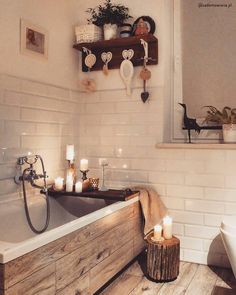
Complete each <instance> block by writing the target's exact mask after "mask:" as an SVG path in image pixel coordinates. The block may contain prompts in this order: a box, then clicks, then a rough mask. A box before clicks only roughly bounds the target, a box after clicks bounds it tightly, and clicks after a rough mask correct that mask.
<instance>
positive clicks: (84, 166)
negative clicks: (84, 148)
mask: <svg viewBox="0 0 236 295" xmlns="http://www.w3.org/2000/svg"><path fill="white" fill-rule="evenodd" d="M80 170H81V171H86V170H88V160H87V159H82V160H80Z"/></svg>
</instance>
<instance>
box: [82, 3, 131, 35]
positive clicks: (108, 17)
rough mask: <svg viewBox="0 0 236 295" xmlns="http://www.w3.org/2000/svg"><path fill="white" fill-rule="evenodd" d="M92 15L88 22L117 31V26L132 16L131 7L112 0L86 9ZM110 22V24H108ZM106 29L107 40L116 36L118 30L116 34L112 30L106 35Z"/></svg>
mask: <svg viewBox="0 0 236 295" xmlns="http://www.w3.org/2000/svg"><path fill="white" fill-rule="evenodd" d="M86 12H87V13H89V14H90V15H91V16H90V18H88V22H89V23H92V24H94V25H96V26H98V27H102V26H103V28H104V29H105V30H106V28H108V29H110V28H115V29H116V31H117V26H120V25H122V24H123V23H124V22H125V21H126V20H127V19H129V18H132V16H130V15H129V8H128V7H125V6H124V5H121V4H113V3H112V2H111V0H105V2H104V3H103V5H99V6H96V7H95V8H88V9H87V10H86ZM108 24H109V26H107V25H108ZM105 30H104V37H105V40H107V39H112V38H114V37H116V32H115V33H114V35H112V33H111V32H110V35H109V34H108V35H107V36H106V34H105Z"/></svg>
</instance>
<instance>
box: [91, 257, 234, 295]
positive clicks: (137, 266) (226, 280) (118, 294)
mask: <svg viewBox="0 0 236 295" xmlns="http://www.w3.org/2000/svg"><path fill="white" fill-rule="evenodd" d="M145 259H146V258H145V254H143V255H141V256H140V257H139V258H138V259H137V260H136V261H135V262H134V263H133V264H131V265H130V266H129V267H128V268H127V269H125V270H124V271H123V272H122V273H120V274H119V275H118V276H117V277H116V278H115V279H113V281H111V282H110V283H109V284H108V285H107V286H106V287H104V288H103V289H102V290H100V291H98V292H97V293H96V295H141V294H142V295H236V279H235V278H234V275H233V273H232V271H231V270H230V269H223V268H218V267H209V266H206V265H200V264H194V263H188V262H181V263H180V274H179V276H178V278H177V280H175V281H173V282H170V283H155V282H151V281H149V280H148V279H147V278H146V277H145V275H144V274H145V273H146V263H145V261H146V260H145Z"/></svg>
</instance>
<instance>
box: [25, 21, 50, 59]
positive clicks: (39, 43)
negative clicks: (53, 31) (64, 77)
mask: <svg viewBox="0 0 236 295" xmlns="http://www.w3.org/2000/svg"><path fill="white" fill-rule="evenodd" d="M20 51H21V53H23V54H26V55H29V56H32V57H36V58H43V59H47V57H48V32H47V31H46V30H45V29H43V28H42V27H40V26H38V25H34V24H32V23H31V22H29V21H26V20H24V19H21V40H20Z"/></svg>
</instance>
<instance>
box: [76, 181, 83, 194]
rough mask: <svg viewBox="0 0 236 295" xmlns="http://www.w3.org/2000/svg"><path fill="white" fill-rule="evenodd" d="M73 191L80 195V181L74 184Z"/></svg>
mask: <svg viewBox="0 0 236 295" xmlns="http://www.w3.org/2000/svg"><path fill="white" fill-rule="evenodd" d="M75 191H76V193H81V192H82V182H81V181H77V182H76V184H75Z"/></svg>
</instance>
